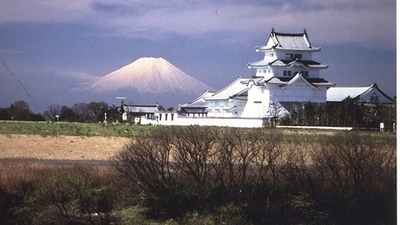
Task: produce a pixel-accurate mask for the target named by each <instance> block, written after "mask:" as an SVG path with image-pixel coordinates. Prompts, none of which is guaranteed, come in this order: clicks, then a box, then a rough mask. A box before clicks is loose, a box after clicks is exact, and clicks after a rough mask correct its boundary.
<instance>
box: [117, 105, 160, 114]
mask: <svg viewBox="0 0 400 225" xmlns="http://www.w3.org/2000/svg"><path fill="white" fill-rule="evenodd" d="M124 109H125V110H127V111H129V112H133V113H155V112H157V111H158V109H157V105H124Z"/></svg>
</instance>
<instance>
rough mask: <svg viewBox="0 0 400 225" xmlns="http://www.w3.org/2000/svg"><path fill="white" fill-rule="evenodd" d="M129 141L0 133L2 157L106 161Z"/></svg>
mask: <svg viewBox="0 0 400 225" xmlns="http://www.w3.org/2000/svg"><path fill="white" fill-rule="evenodd" d="M128 142H129V139H128V138H119V137H80V136H57V137H50V136H47V137H43V136H39V135H19V134H12V135H0V158H21V157H23V158H38V159H69V160H79V159H85V160H92V159H93V160H107V159H109V158H110V157H112V156H114V155H115V154H116V153H117V152H118V151H120V150H121V149H122V148H123V146H124V145H125V144H126V143H128Z"/></svg>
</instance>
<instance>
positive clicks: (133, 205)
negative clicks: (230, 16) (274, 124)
mask: <svg viewBox="0 0 400 225" xmlns="http://www.w3.org/2000/svg"><path fill="white" fill-rule="evenodd" d="M395 151H396V139H395V136H394V135H392V134H388V133H371V132H370V133H366V132H353V131H351V132H350V131H348V132H338V133H329V132H326V133H323V134H321V133H320V132H319V133H317V132H315V133H312V132H311V133H308V134H307V135H303V134H301V133H300V132H292V131H288V130H278V129H261V128H260V129H237V128H213V127H199V126H190V127H157V129H151V130H150V131H149V132H144V133H143V135H142V136H140V137H136V138H135V139H133V140H132V141H131V142H130V143H129V144H127V145H126V146H125V148H124V149H123V150H122V151H121V152H120V153H119V154H118V155H116V156H115V158H114V159H113V160H112V161H111V165H110V164H107V165H93V164H92V165H84V164H82V163H81V164H79V165H71V164H60V163H57V162H55V163H53V164H51V163H48V162H44V161H39V160H21V161H18V160H1V161H0V181H1V183H0V224H32V225H36V224H49V225H50V224H61V225H63V224H65V225H67V224H82V225H84V224H93V225H94V224H104V225H106V224H135V225H139V224H140V225H141V224H153V223H154V224H160V225H161V224H163V225H167V224H168V225H180V224H182V225H184V224H192V225H197V224H199V225H200V224H201V225H203V224H209V225H213V224H241V225H251V224H254V225H255V224H395V222H396V221H395V215H396V208H395V201H396V176H395V172H396V168H395V167H396V164H395V163H396V159H395V158H396V155H395Z"/></svg>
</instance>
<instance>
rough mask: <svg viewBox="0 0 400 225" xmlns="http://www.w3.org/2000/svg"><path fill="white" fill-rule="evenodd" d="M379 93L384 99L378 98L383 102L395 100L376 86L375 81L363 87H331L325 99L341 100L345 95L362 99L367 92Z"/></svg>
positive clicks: (329, 100)
mask: <svg viewBox="0 0 400 225" xmlns="http://www.w3.org/2000/svg"><path fill="white" fill-rule="evenodd" d="M371 93H373V94H379V95H380V96H382V97H384V98H385V99H380V101H381V102H383V103H394V102H395V100H394V99H393V98H391V97H389V96H388V95H387V94H385V93H384V92H383V91H381V90H380V89H379V88H378V85H377V84H376V83H374V84H372V85H370V86H363V87H331V88H329V89H328V90H327V92H326V101H328V102H341V101H343V100H344V99H346V98H347V97H350V98H352V99H355V100H360V99H361V101H363V99H362V98H363V97H366V96H368V95H369V94H371ZM368 101H369V100H368Z"/></svg>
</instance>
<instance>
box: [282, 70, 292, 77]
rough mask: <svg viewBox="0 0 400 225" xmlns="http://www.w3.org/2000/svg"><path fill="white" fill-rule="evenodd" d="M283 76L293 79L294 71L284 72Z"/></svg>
mask: <svg viewBox="0 0 400 225" xmlns="http://www.w3.org/2000/svg"><path fill="white" fill-rule="evenodd" d="M283 76H284V77H291V76H292V71H290V70H284V71H283Z"/></svg>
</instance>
